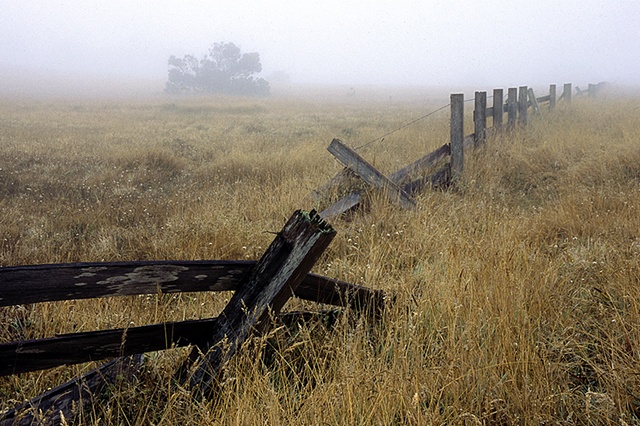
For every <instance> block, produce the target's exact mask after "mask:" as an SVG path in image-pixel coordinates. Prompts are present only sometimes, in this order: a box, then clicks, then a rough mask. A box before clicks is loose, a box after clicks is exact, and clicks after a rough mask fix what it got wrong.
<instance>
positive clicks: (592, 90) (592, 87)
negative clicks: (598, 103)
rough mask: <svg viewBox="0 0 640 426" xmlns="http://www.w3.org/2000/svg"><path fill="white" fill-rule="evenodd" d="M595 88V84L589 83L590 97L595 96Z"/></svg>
mask: <svg viewBox="0 0 640 426" xmlns="http://www.w3.org/2000/svg"><path fill="white" fill-rule="evenodd" d="M597 88H598V87H597V86H596V85H595V84H591V83H589V97H590V98H595V97H596V90H597Z"/></svg>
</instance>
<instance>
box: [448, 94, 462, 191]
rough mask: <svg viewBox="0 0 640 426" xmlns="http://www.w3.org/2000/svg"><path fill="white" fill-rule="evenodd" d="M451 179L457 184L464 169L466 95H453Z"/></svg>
mask: <svg viewBox="0 0 640 426" xmlns="http://www.w3.org/2000/svg"><path fill="white" fill-rule="evenodd" d="M450 145H451V179H452V181H453V182H454V183H455V182H456V181H458V180H459V179H460V178H462V170H463V168H464V94H462V93H455V94H452V95H451V123H450Z"/></svg>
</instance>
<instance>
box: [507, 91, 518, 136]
mask: <svg viewBox="0 0 640 426" xmlns="http://www.w3.org/2000/svg"><path fill="white" fill-rule="evenodd" d="M517 118H518V89H517V88H516V87H510V88H509V91H508V92H507V127H508V128H509V129H510V130H511V129H513V128H514V127H515V126H516V120H517Z"/></svg>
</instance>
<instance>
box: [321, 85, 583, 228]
mask: <svg viewBox="0 0 640 426" xmlns="http://www.w3.org/2000/svg"><path fill="white" fill-rule="evenodd" d="M492 97H493V105H492V106H491V107H487V93H486V92H476V93H475V99H474V102H475V105H474V111H473V124H474V132H473V133H472V134H470V135H466V136H465V134H464V103H465V100H464V95H463V94H452V95H451V102H450V107H451V119H450V140H449V143H446V144H444V145H442V146H441V147H439V148H438V149H436V150H434V151H432V152H430V153H429V154H427V155H425V156H424V157H422V158H420V159H419V160H417V161H415V162H414V163H412V164H409V165H408V166H406V167H403V168H402V169H400V170H398V171H396V172H395V173H392V174H391V175H389V176H388V177H387V176H385V175H384V174H383V173H381V172H380V171H379V170H377V169H376V168H375V167H374V166H373V165H371V164H370V163H369V162H367V161H366V160H365V159H364V158H363V157H362V156H360V155H359V154H358V153H357V152H355V151H354V150H353V149H351V148H349V147H348V146H347V145H346V144H344V143H343V142H342V141H340V140H339V139H334V140H333V141H332V142H331V144H330V145H329V147H328V148H327V150H328V151H329V152H330V153H331V154H333V156H334V157H335V158H336V159H337V160H338V161H340V162H341V163H342V164H343V165H344V166H345V167H344V169H342V170H341V171H340V172H338V174H336V175H335V176H334V177H333V178H331V179H330V180H329V182H327V183H326V184H325V185H324V186H323V187H322V188H320V189H319V190H318V191H316V194H315V195H316V198H317V199H320V198H322V197H323V196H324V194H326V193H331V192H332V191H336V189H337V188H339V187H340V186H341V185H343V184H344V183H345V182H347V181H349V179H353V178H356V179H360V180H361V181H362V182H364V183H365V184H366V187H367V188H375V189H377V190H381V191H383V193H384V194H385V195H386V196H387V197H388V198H389V199H390V200H391V201H393V202H396V203H398V204H399V205H400V206H402V207H403V208H412V207H414V206H415V200H414V199H413V196H414V195H416V194H418V193H419V192H421V191H422V190H423V189H424V188H426V187H437V188H446V187H449V186H450V185H452V184H455V182H456V181H457V180H459V179H460V178H461V177H462V173H463V169H464V153H465V150H467V149H468V148H469V147H471V146H473V147H474V148H477V147H479V146H481V145H483V144H484V143H485V141H486V139H487V136H488V135H489V134H491V133H495V132H499V131H502V129H503V127H504V126H503V118H504V114H505V113H506V114H507V126H506V127H507V129H514V128H515V127H516V125H520V126H526V125H527V122H528V110H529V108H532V110H533V113H534V114H537V115H540V114H541V110H540V106H541V104H542V103H548V104H549V108H550V109H553V108H555V106H556V86H555V84H552V85H551V86H550V87H549V94H548V95H546V96H542V97H539V98H537V97H536V96H535V93H534V91H533V89H531V88H528V87H527V86H521V87H519V88H510V89H509V90H508V92H507V100H506V102H504V92H503V89H495V90H494V91H493V96H492ZM559 99H565V101H566V102H569V103H570V102H571V84H565V85H564V92H563V94H562V95H561V96H560V98H559ZM488 118H491V119H492V124H493V125H492V127H490V128H489V127H487V119H488ZM447 158H449V161H448V162H445V160H446V159H447ZM443 162H444V163H445V164H442V163H443ZM438 165H440V167H439V168H437V166H438ZM434 168H435V170H434ZM365 192H366V189H355V190H351V191H347V193H346V194H345V195H343V196H342V197H341V198H340V199H339V200H338V201H336V202H335V203H333V204H331V205H330V206H329V207H327V208H326V209H324V210H323V211H322V212H321V213H320V216H322V217H324V218H326V219H329V218H333V217H336V216H339V215H341V214H343V213H346V212H347V211H350V210H352V209H354V208H355V207H356V206H358V205H359V204H360V203H361V202H362V201H363V197H364V194H365Z"/></svg>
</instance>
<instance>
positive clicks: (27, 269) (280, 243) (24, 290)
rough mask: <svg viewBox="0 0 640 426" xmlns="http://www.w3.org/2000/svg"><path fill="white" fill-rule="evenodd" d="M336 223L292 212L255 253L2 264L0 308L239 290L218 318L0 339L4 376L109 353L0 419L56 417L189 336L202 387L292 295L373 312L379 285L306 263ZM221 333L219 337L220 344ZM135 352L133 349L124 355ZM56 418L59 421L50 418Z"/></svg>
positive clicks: (192, 372)
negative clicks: (253, 257) (234, 257)
mask: <svg viewBox="0 0 640 426" xmlns="http://www.w3.org/2000/svg"><path fill="white" fill-rule="evenodd" d="M334 235H335V231H334V230H333V228H332V227H331V225H329V224H328V223H327V222H326V221H325V220H324V219H323V218H322V217H320V216H319V215H318V214H317V213H316V212H315V211H311V212H306V213H305V212H301V211H297V212H296V213H294V215H293V216H292V217H291V219H290V220H289V221H288V222H287V224H286V225H285V226H284V228H283V229H282V231H280V232H279V233H278V234H277V235H276V238H275V239H274V241H273V242H272V244H271V245H270V246H269V248H268V249H267V251H266V252H265V253H264V255H263V256H262V258H261V259H260V260H259V261H257V262H256V261H219V260H211V261H207V260H202V261H138V262H112V263H105V262H101V263H74V264H57V265H35V266H17V267H7V268H0V307H1V306H13V305H24V304H31V303H39V302H54V301H62V300H71V299H90V298H99V297H112V296H133V295H140V294H158V292H161V293H166V294H171V293H182V292H204V291H214V292H215V291H228V290H234V291H235V293H234V295H233V297H232V298H231V300H230V301H229V303H228V304H227V306H226V307H225V309H224V311H223V312H222V313H221V314H220V315H219V316H218V317H216V318H207V319H200V320H191V321H180V322H168V323H161V324H153V325H146V326H140V327H131V328H127V329H115V330H102V331H91V332H83V333H73V334H65V335H58V336H55V337H52V338H46V339H37V340H29V341H19V342H10V343H3V344H0V376H6V375H12V374H19V373H25V372H30V371H37V370H42V369H47V368H52V367H55V366H59V365H66V364H76V363H83V362H89V361H98V360H102V359H107V358H116V359H115V360H113V361H111V362H109V363H107V364H105V365H103V366H102V367H100V368H98V369H97V370H94V371H92V372H90V373H88V374H86V375H85V376H83V377H81V378H79V379H76V380H73V381H71V382H69V383H66V384H64V385H61V386H59V387H58V388H55V389H52V390H50V391H48V392H47V393H45V394H43V395H40V396H38V397H36V398H34V399H32V400H30V401H28V402H27V403H25V404H23V405H21V406H19V407H16V408H14V409H13V410H11V411H9V412H7V413H5V414H3V415H0V424H2V425H5V424H31V422H33V421H39V420H38V419H39V416H44V418H45V419H46V422H53V423H55V422H57V421H59V419H60V416H61V414H60V413H62V415H63V416H64V415H66V416H67V417H68V416H69V415H71V414H72V413H71V409H72V406H73V405H74V404H80V402H81V401H90V400H91V398H92V395H95V394H96V393H99V392H100V391H101V390H102V389H103V388H104V386H106V384H107V383H110V382H113V380H114V379H115V377H118V376H124V377H126V376H127V375H129V376H130V375H132V374H133V372H135V369H136V366H137V365H139V362H140V361H141V357H140V356H139V355H138V354H142V353H145V352H151V351H158V350H165V349H170V348H175V347H183V346H188V345H191V346H192V347H193V350H192V352H191V356H190V357H189V360H188V361H187V362H185V364H184V366H183V368H182V369H181V371H180V372H179V377H180V378H181V379H182V380H183V382H184V383H185V384H188V385H190V386H191V388H192V389H194V391H195V392H196V393H198V394H210V393H211V391H212V390H213V384H214V383H215V382H216V380H217V378H218V376H219V374H220V371H221V368H222V366H223V364H224V362H225V361H226V360H228V359H229V358H230V357H231V356H232V355H233V353H234V352H235V351H236V350H237V348H239V347H240V346H241V345H242V343H243V342H244V341H245V340H246V339H247V338H248V337H249V336H250V335H251V334H252V333H253V332H254V331H255V330H262V331H264V329H265V328H266V327H268V326H269V324H270V321H269V316H270V315H271V316H277V315H278V313H279V312H280V309H281V308H282V306H283V305H284V304H285V303H286V301H287V300H288V299H289V298H290V297H291V296H297V297H299V298H302V299H305V300H310V301H314V302H318V303H322V304H331V305H337V306H342V307H347V306H348V307H351V308H352V309H355V310H360V311H363V310H368V311H369V312H370V313H379V312H380V311H381V309H382V308H383V303H384V294H383V293H382V292H381V291H376V290H370V289H368V288H365V287H361V286H356V285H353V284H349V283H346V282H342V281H339V280H334V279H331V278H327V277H323V276H319V275H315V274H310V273H309V271H310V270H311V268H312V267H313V265H314V264H315V262H316V261H317V259H318V258H319V256H320V255H321V254H322V252H323V251H324V250H325V248H326V247H327V246H328V244H329V243H330V242H331V240H332V239H333V237H334ZM223 340H224V341H225V342H226V343H225V346H224V347H222V346H220V345H219V343H220V342H221V341H223ZM132 355H135V356H134V357H130V356H132ZM56 419H57V420H56Z"/></svg>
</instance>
